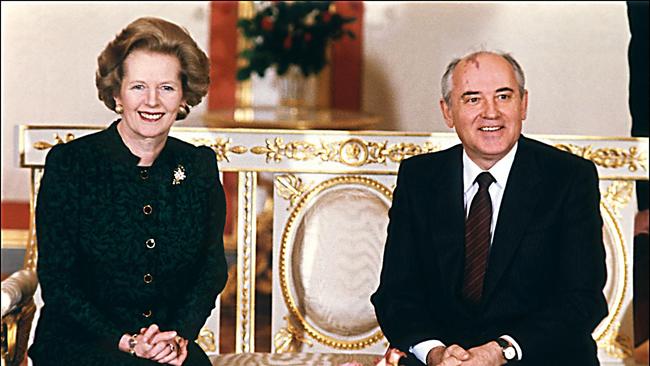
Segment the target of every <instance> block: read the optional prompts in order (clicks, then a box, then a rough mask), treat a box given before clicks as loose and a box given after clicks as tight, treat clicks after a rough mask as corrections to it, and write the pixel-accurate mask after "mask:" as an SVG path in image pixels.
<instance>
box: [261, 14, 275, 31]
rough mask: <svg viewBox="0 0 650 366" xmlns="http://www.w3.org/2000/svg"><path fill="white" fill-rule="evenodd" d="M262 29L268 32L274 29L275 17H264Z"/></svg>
mask: <svg viewBox="0 0 650 366" xmlns="http://www.w3.org/2000/svg"><path fill="white" fill-rule="evenodd" d="M262 29H264V30H265V31H267V32H270V31H272V30H273V19H271V17H264V18H262Z"/></svg>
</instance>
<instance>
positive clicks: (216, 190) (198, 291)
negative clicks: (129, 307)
mask: <svg viewBox="0 0 650 366" xmlns="http://www.w3.org/2000/svg"><path fill="white" fill-rule="evenodd" d="M200 162H201V163H200V169H204V172H205V173H206V175H207V177H206V179H207V180H208V181H207V185H206V186H207V195H206V199H207V200H208V206H209V214H208V215H207V217H206V220H205V235H204V243H203V245H202V250H201V253H200V255H199V257H198V258H197V266H196V267H195V268H196V277H195V278H192V279H190V280H189V281H188V284H189V285H190V288H189V290H188V291H187V292H186V293H185V297H184V298H183V299H181V302H180V305H181V306H180V307H179V309H178V314H177V316H176V317H175V319H174V320H173V322H172V324H171V325H172V326H171V329H174V330H176V331H177V332H178V334H180V335H181V336H182V337H183V338H186V339H190V340H194V339H196V338H197V337H198V334H199V332H200V330H201V327H203V324H205V321H206V319H207V318H208V316H210V312H211V311H212V309H213V308H214V304H215V300H216V298H217V295H219V293H220V292H221V290H223V288H224V287H225V285H226V280H227V279H228V268H227V264H226V257H225V255H224V249H223V230H224V225H225V222H226V201H225V195H224V192H223V187H222V186H221V181H220V180H219V168H218V167H217V159H216V156H215V154H214V152H213V151H212V150H210V149H209V148H202V149H201V154H200Z"/></svg>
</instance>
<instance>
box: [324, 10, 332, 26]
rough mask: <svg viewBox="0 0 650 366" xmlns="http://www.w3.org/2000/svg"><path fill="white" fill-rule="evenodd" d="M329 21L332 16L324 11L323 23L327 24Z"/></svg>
mask: <svg viewBox="0 0 650 366" xmlns="http://www.w3.org/2000/svg"><path fill="white" fill-rule="evenodd" d="M330 19H332V14H330V12H329V11H326V12H324V13H323V23H326V24H327V23H329V21H330Z"/></svg>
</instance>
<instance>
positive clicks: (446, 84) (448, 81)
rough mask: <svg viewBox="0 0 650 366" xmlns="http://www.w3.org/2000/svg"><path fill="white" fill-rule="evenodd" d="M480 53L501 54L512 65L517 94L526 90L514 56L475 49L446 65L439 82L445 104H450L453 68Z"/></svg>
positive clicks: (522, 74) (519, 67) (524, 78)
mask: <svg viewBox="0 0 650 366" xmlns="http://www.w3.org/2000/svg"><path fill="white" fill-rule="evenodd" d="M481 54H493V55H497V56H501V57H503V58H504V59H505V60H506V61H508V63H509V64H510V66H512V69H513V70H514V71H515V79H516V80H517V85H518V87H519V96H523V95H524V92H525V90H526V77H525V76H524V70H523V69H522V68H521V65H519V62H517V60H515V58H514V57H512V55H511V54H509V53H505V52H499V51H476V52H472V53H470V54H468V55H466V56H464V57H461V58H456V59H454V60H452V61H451V62H450V63H449V65H447V69H446V70H445V73H444V74H443V75H442V80H441V82H440V86H441V89H442V98H443V99H444V100H445V103H447V105H451V88H452V86H453V85H452V84H453V82H454V81H453V74H454V70H455V69H456V66H458V64H459V63H460V62H461V61H464V60H469V59H472V58H475V57H476V56H478V55H481Z"/></svg>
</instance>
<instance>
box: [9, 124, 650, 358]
mask: <svg viewBox="0 0 650 366" xmlns="http://www.w3.org/2000/svg"><path fill="white" fill-rule="evenodd" d="M98 129H99V128H98V127H79V126H58V127H36V126H23V128H22V130H21V134H20V136H21V146H22V150H21V159H22V166H23V167H26V168H30V169H31V171H32V199H31V205H32V207H33V205H34V203H35V200H36V199H37V192H38V182H39V180H40V176H41V173H42V166H43V163H44V160H45V155H46V153H47V149H49V147H51V145H52V144H55V143H65V142H66V141H68V140H70V139H73V138H76V137H79V136H82V135H85V134H88V133H91V132H94V131H96V130H98ZM172 135H174V136H176V137H178V138H181V139H183V140H185V141H188V142H190V143H194V144H197V145H208V146H211V147H212V148H213V149H214V151H215V153H216V154H217V157H218V160H219V161H220V168H221V170H222V171H227V172H236V173H237V176H238V194H237V200H238V207H237V233H236V241H237V244H236V245H237V268H236V270H237V291H236V321H235V323H236V329H235V353H233V354H219V348H218V345H219V335H220V334H219V323H218V320H219V310H218V309H219V308H218V306H217V308H216V310H215V311H214V312H213V314H212V315H211V316H210V318H209V319H208V321H207V322H206V325H205V327H204V329H203V332H202V334H201V337H200V338H199V339H198V340H197V342H198V343H199V344H200V345H201V346H202V347H203V348H204V349H205V350H206V351H207V352H208V353H209V354H210V355H211V359H212V360H213V364H214V365H286V364H296V362H297V363H299V364H304V365H311V364H317V365H333V366H336V365H339V364H341V363H344V362H351V361H357V362H360V363H361V364H363V365H374V364H375V362H376V361H377V360H378V359H379V358H380V356H381V355H382V354H383V353H384V352H385V350H386V347H387V343H386V340H385V338H384V337H383V335H382V333H381V331H380V329H379V327H378V325H377V323H376V320H375V318H374V311H373V309H372V306H371V304H370V301H369V296H370V294H371V293H372V292H373V291H374V290H375V288H376V287H377V284H378V278H379V271H380V268H381V259H382V255H383V244H384V240H385V235H386V225H387V210H388V208H389V207H390V202H391V198H392V197H391V195H392V190H393V189H394V184H395V177H396V173H397V168H398V166H399V162H400V161H401V160H402V159H404V158H406V157H408V156H412V155H416V154H420V153H424V152H429V151H436V150H439V149H444V148H447V147H449V146H451V145H454V144H456V143H458V139H457V137H456V136H455V135H454V134H424V133H421V134H407V133H387V132H383V133H381V132H359V133H356V132H346V131H327V132H326V131H293V130H259V131H252V130H237V129H208V128H183V127H178V128H175V129H174V130H172ZM531 137H533V138H537V139H540V140H542V141H545V142H547V143H549V144H552V145H555V146H556V147H558V148H560V149H564V150H567V151H570V152H572V153H574V154H577V155H580V156H583V157H585V158H588V159H591V160H592V161H594V162H595V163H596V165H597V167H598V170H599V174H600V179H601V193H602V200H601V213H602V216H603V219H604V222H605V227H604V234H605V245H606V251H607V266H608V280H607V284H606V287H605V294H606V296H607V299H608V302H609V310H610V314H609V316H608V317H607V318H606V319H604V320H603V322H602V323H601V324H600V325H599V326H598V327H597V328H596V331H595V332H594V334H593V336H594V338H595V339H596V340H597V342H598V345H599V347H600V349H599V357H600V359H601V362H602V364H604V365H609V364H611V365H614V364H623V361H624V359H625V358H627V357H628V356H630V355H631V351H632V338H631V337H632V334H633V333H632V303H631V300H632V291H631V288H632V259H631V255H632V251H631V244H632V233H633V231H632V228H633V217H634V211H635V205H634V204H633V202H632V200H633V196H634V195H633V192H634V184H633V182H634V180H635V179H636V180H647V179H648V154H647V145H648V140H647V139H631V138H593V139H589V138H581V137H575V136H566V137H564V136H531ZM263 181H270V185H265V184H262V183H263ZM262 196H266V197H267V199H268V200H271V199H272V203H273V204H272V205H264V206H265V207H267V208H266V209H264V208H263V207H262V206H263V205H262V204H261V201H260V199H259V198H260V197H262ZM260 211H262V212H263V213H266V214H269V215H271V216H272V221H271V220H269V221H265V220H256V217H259V216H258V213H259V212H260ZM267 222H269V224H268V225H267V224H266V223H267ZM258 224H259V226H258ZM261 231H265V232H267V231H268V232H270V233H271V234H270V235H269V239H268V240H270V241H271V243H270V244H269V245H267V244H268V243H258V242H257V238H258V237H259V236H258V235H256V234H257V233H258V232H261ZM32 233H33V226H32ZM33 237H34V236H33V235H32V236H31V239H30V241H29V243H28V246H27V254H26V260H25V270H23V271H22V272H20V273H19V274H16V275H14V276H12V277H11V278H9V279H7V280H5V281H3V283H2V294H3V295H2V296H3V301H2V304H3V308H2V316H3V317H2V326H3V329H2V337H3V338H2V347H3V348H2V357H3V364H4V363H5V362H6V364H7V365H13V364H18V363H19V362H20V358H21V357H23V356H24V350H25V349H26V346H27V343H28V337H27V336H25V334H29V327H30V326H31V323H32V320H31V319H30V316H31V315H30V314H31V313H33V312H34V310H35V309H36V312H38V300H37V301H36V305H34V303H33V300H32V294H33V292H34V289H35V288H36V280H35V276H34V272H33V271H34V268H35V265H36V263H35V258H36V256H35V254H36V248H37V245H36V243H35V241H34V239H33ZM261 244H264V245H261ZM264 248H270V249H268V250H269V251H270V252H271V253H267V252H265V250H266V249H264ZM269 254H271V257H272V275H271V277H272V297H271V299H272V301H271V302H272V314H271V319H272V324H271V332H272V340H271V350H272V352H271V353H268V354H265V353H259V352H256V350H255V329H256V328H255V307H254V305H255V289H256V283H255V279H256V264H257V263H258V259H257V258H258V256H259V259H260V260H262V257H264V258H265V257H266V256H267V255H269ZM36 292H37V294H38V291H36ZM5 296H7V297H6V298H7V299H8V300H7V301H5ZM36 298H37V299H38V296H36ZM5 304H7V306H5ZM217 305H218V304H217ZM25 332H26V333H25Z"/></svg>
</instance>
